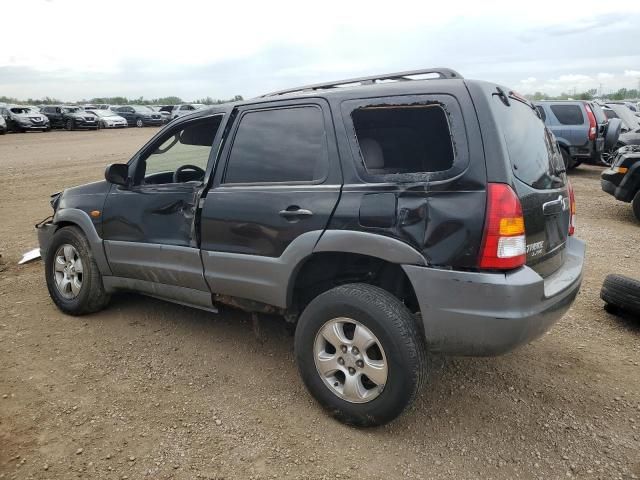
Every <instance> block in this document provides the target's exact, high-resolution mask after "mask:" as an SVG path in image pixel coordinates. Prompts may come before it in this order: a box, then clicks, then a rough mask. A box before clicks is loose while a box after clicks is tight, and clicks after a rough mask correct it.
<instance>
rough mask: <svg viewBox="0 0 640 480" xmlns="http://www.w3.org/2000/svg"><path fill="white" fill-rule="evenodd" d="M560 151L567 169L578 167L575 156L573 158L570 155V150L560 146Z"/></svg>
mask: <svg viewBox="0 0 640 480" xmlns="http://www.w3.org/2000/svg"><path fill="white" fill-rule="evenodd" d="M560 153H562V161H563V162H564V168H565V169H566V170H567V171H569V170H571V169H573V168H574V167H576V162H575V161H574V160H573V158H571V155H569V152H568V151H567V149H566V148H564V147H560Z"/></svg>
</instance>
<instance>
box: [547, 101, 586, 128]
mask: <svg viewBox="0 0 640 480" xmlns="http://www.w3.org/2000/svg"><path fill="white" fill-rule="evenodd" d="M551 111H552V112H553V114H554V115H555V116H556V118H557V119H558V121H559V122H560V123H561V124H562V125H582V124H583V123H584V116H583V115H582V109H581V108H580V107H579V106H578V105H551Z"/></svg>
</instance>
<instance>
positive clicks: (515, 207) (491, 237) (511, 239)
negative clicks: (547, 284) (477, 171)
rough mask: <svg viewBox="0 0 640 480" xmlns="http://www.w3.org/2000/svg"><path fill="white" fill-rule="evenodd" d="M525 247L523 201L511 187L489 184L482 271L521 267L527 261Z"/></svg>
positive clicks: (481, 260)
mask: <svg viewBox="0 0 640 480" xmlns="http://www.w3.org/2000/svg"><path fill="white" fill-rule="evenodd" d="M526 248H527V247H526V239H525V231H524V217H523V216H522V206H521V205H520V200H519V199H518V197H517V195H516V194H515V192H514V191H513V189H512V188H511V187H510V186H509V185H507V184H505V183H489V184H488V185H487V214H486V218H485V227H484V238H483V240H482V249H481V251H480V260H479V262H478V264H479V266H480V268H488V269H498V270H510V269H512V268H517V267H520V266H522V265H524V263H525V261H526V259H527V256H526Z"/></svg>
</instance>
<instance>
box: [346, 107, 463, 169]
mask: <svg viewBox="0 0 640 480" xmlns="http://www.w3.org/2000/svg"><path fill="white" fill-rule="evenodd" d="M351 119H352V121H353V126H354V128H355V133H356V137H357V141H358V146H359V147H360V155H361V157H362V161H363V163H364V166H365V168H366V170H367V173H369V174H371V175H393V174H416V173H429V172H442V171H445V170H449V169H450V168H451V167H452V166H453V159H454V154H453V146H452V143H451V131H450V129H449V123H448V121H447V115H446V113H445V111H444V109H443V108H442V107H441V106H440V105H439V104H429V105H384V106H368V107H362V108H357V109H355V110H353V112H352V113H351Z"/></svg>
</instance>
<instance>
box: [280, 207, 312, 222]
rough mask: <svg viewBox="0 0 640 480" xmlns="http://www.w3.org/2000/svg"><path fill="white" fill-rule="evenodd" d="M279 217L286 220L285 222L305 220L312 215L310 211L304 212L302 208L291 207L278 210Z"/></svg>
mask: <svg viewBox="0 0 640 480" xmlns="http://www.w3.org/2000/svg"><path fill="white" fill-rule="evenodd" d="M279 214H280V216H281V217H284V218H286V219H287V220H290V221H291V220H293V221H296V220H299V219H301V218H307V217H310V216H312V215H313V212H312V211H311V210H306V209H304V208H300V207H298V206H297V205H292V206H290V207H287V208H286V209H285V210H280V212H279Z"/></svg>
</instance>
